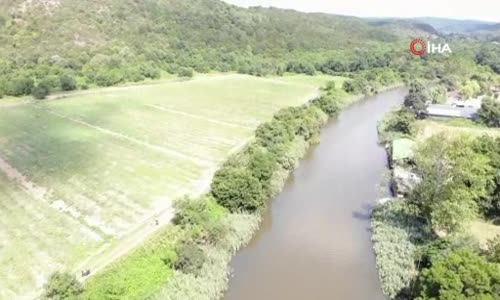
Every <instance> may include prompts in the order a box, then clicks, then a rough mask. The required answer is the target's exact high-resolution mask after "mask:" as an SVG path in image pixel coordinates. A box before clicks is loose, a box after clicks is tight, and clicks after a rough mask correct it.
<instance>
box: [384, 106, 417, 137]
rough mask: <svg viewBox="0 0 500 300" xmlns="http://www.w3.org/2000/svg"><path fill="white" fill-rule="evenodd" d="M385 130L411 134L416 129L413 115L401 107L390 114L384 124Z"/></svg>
mask: <svg viewBox="0 0 500 300" xmlns="http://www.w3.org/2000/svg"><path fill="white" fill-rule="evenodd" d="M385 130H386V131H389V132H400V133H402V134H406V135H413V134H414V133H415V131H416V128H415V115H414V114H412V113H411V112H409V111H408V110H406V109H401V110H399V111H397V112H396V113H394V114H392V115H391V116H390V118H389V119H388V120H387V124H386V125H385Z"/></svg>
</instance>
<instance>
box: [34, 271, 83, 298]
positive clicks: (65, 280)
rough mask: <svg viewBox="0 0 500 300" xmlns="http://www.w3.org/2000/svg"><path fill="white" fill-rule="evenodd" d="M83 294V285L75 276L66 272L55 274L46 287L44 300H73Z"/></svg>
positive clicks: (43, 295)
mask: <svg viewBox="0 0 500 300" xmlns="http://www.w3.org/2000/svg"><path fill="white" fill-rule="evenodd" d="M82 292H83V287H82V284H81V283H80V282H79V281H78V280H77V279H76V278H75V276H73V275H71V274H69V273H66V272H55V273H53V274H52V275H51V276H50V277H49V280H48V281H47V283H46V284H45V286H44V292H43V294H42V299H51V300H63V299H72V298H74V297H76V296H78V295H80V294H81V293H82Z"/></svg>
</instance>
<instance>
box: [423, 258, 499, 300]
mask: <svg viewBox="0 0 500 300" xmlns="http://www.w3.org/2000/svg"><path fill="white" fill-rule="evenodd" d="M417 295H418V298H417V299H418V300H483V299H484V300H487V299H491V300H493V299H498V295H500V266H499V265H498V264H494V263H489V262H487V261H486V260H484V258H482V257H480V256H478V255H477V254H475V253H473V252H471V251H470V250H466V249H460V250H456V251H453V252H451V253H449V254H448V255H446V256H444V257H443V258H440V259H438V260H437V261H435V262H432V266H431V267H430V268H428V269H424V270H423V271H422V272H421V273H420V275H419V277H418V285H417Z"/></svg>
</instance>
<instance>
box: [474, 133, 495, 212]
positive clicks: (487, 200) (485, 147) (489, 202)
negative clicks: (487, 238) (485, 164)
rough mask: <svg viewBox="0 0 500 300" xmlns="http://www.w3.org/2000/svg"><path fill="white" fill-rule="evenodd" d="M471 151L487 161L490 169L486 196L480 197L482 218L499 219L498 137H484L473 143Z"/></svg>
mask: <svg viewBox="0 0 500 300" xmlns="http://www.w3.org/2000/svg"><path fill="white" fill-rule="evenodd" d="M473 149H474V151H475V152H477V153H480V154H482V155H484V156H486V157H488V159H489V164H490V167H491V171H492V172H491V174H490V175H489V178H490V180H489V181H488V186H487V195H485V196H484V197H481V199H480V201H479V206H480V209H481V212H482V213H483V215H484V216H486V217H489V218H492V219H498V218H500V137H497V138H492V137H490V136H487V135H484V136H481V137H478V138H477V139H475V141H474V145H473Z"/></svg>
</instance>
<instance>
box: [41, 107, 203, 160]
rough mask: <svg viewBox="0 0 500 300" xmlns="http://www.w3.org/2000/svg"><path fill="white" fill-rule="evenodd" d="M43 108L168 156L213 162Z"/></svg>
mask: <svg viewBox="0 0 500 300" xmlns="http://www.w3.org/2000/svg"><path fill="white" fill-rule="evenodd" d="M44 110H45V111H46V112H48V113H50V114H53V115H55V116H57V117H59V118H62V119H65V120H68V121H71V122H73V123H77V124H79V125H82V126H85V127H88V128H92V129H94V130H97V131H99V132H102V133H105V134H108V135H111V136H113V137H115V138H118V139H122V140H126V141H129V142H132V143H134V144H137V145H141V146H143V147H146V148H148V149H151V150H154V151H157V152H161V153H163V154H166V155H169V156H173V157H176V158H181V159H186V160H190V161H192V162H195V163H196V164H198V165H201V166H211V165H212V164H213V162H211V161H208V160H204V159H200V158H195V157H192V156H189V155H187V154H183V153H180V152H178V151H175V150H172V149H167V148H165V147H161V146H158V145H153V144H150V143H148V142H145V141H141V140H139V139H136V138H133V137H130V136H127V135H124V134H122V133H119V132H116V131H113V130H110V129H106V128H103V127H100V126H97V125H93V124H90V123H87V122H85V121H82V120H78V119H75V118H72V117H68V116H65V115H63V114H60V113H57V112H55V111H52V110H50V109H44Z"/></svg>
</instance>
